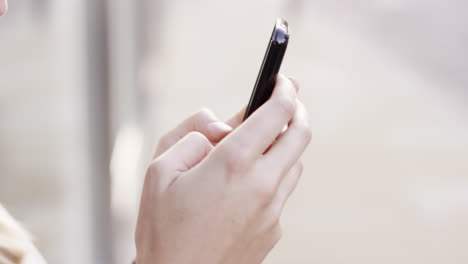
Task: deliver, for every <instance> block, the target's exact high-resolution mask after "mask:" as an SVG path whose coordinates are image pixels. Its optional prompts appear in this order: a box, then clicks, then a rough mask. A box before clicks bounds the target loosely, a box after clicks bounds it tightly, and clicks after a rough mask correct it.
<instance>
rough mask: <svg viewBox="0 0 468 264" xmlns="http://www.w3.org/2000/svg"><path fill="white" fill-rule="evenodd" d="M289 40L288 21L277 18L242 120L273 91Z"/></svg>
mask: <svg viewBox="0 0 468 264" xmlns="http://www.w3.org/2000/svg"><path fill="white" fill-rule="evenodd" d="M288 41H289V29H288V22H286V20H284V19H281V18H278V19H277V20H276V24H275V27H274V28H273V33H272V34H271V38H270V42H269V43H268V48H267V50H266V53H265V57H264V58H263V62H262V67H261V68H260V72H259V73H258V76H257V81H256V82H255V86H254V88H253V91H252V95H251V96H250V101H249V104H248V106H247V110H246V111H245V115H244V120H245V119H247V118H248V117H249V116H250V115H251V114H252V113H253V112H254V111H255V110H257V108H259V107H260V106H261V105H262V104H264V103H265V102H266V101H267V100H268V99H269V98H270V96H271V94H272V93H273V89H274V87H275V82H276V77H277V76H278V72H279V69H280V67H281V62H282V61H283V57H284V53H285V52H286V47H287V46H288Z"/></svg>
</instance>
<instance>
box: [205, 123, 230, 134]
mask: <svg viewBox="0 0 468 264" xmlns="http://www.w3.org/2000/svg"><path fill="white" fill-rule="evenodd" d="M208 127H209V128H210V129H213V130H217V131H220V132H224V133H227V132H231V131H232V127H230V126H229V125H227V124H226V123H224V122H221V121H217V122H214V123H210V124H208Z"/></svg>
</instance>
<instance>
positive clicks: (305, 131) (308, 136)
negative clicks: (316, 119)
mask: <svg viewBox="0 0 468 264" xmlns="http://www.w3.org/2000/svg"><path fill="white" fill-rule="evenodd" d="M298 133H299V138H300V139H301V140H302V141H303V142H305V143H306V144H308V143H309V142H310V141H311V140H312V129H311V128H310V126H309V125H308V124H303V125H301V126H299V127H298Z"/></svg>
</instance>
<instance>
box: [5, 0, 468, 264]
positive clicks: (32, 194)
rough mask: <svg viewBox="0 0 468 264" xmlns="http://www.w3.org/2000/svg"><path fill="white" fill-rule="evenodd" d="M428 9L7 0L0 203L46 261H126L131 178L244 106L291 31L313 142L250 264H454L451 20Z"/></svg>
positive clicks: (391, 2) (457, 76)
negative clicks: (262, 252)
mask: <svg viewBox="0 0 468 264" xmlns="http://www.w3.org/2000/svg"><path fill="white" fill-rule="evenodd" d="M467 8H468V3H466V1H456V0H453V1H443V0H438V1H437V0H431V1H422V0H407V1H403V0H355V1H344V0H341V1H340V0H332V1H330V0H257V1H246V0H238V1H219V0H199V1H182V0H171V1H169V0H159V1H158V0H136V1H124V0H114V1H110V0H109V1H101V0H87V1H79V0H11V1H10V11H9V13H8V15H7V16H6V17H2V18H0V203H2V204H3V205H4V206H5V207H6V208H8V209H9V211H10V212H11V213H12V214H13V215H14V216H15V217H16V218H17V219H18V220H20V221H21V222H22V223H23V224H24V225H25V226H26V227H27V228H28V229H29V230H30V231H31V233H32V234H34V236H35V242H36V244H37V246H38V247H39V249H40V250H41V251H42V253H43V254H44V255H45V257H46V258H47V259H48V260H49V262H50V263H69V264H74V263H96V264H97V263H130V261H131V260H132V258H133V257H134V254H135V249H134V244H133V230H134V225H135V220H136V213H137V208H138V202H139V193H140V188H141V183H142V178H143V175H144V172H145V167H146V165H147V164H148V162H149V161H150V157H151V153H152V151H153V148H154V145H155V142H156V140H157V138H158V137H159V136H161V135H162V134H163V133H164V132H165V131H167V130H168V129H170V128H171V127H173V126H174V125H176V124H177V123H178V122H179V121H180V120H182V119H183V118H184V117H186V116H187V115H189V114H190V113H192V112H195V111H197V110H198V109H199V108H201V107H208V108H211V109H212V110H213V111H214V112H216V113H217V114H218V116H219V117H221V118H227V117H228V116H229V115H230V114H232V113H234V112H236V111H237V110H238V109H239V108H240V107H242V106H243V105H244V104H245V103H247V100H248V99H249V96H250V92H251V89H252V87H253V84H254V81H255V78H256V75H257V72H258V69H259V67H260V64H261V60H262V58H263V54H264V51H265V48H266V46H267V40H268V38H269V36H270V33H271V29H272V27H273V24H274V21H275V18H276V17H283V18H285V19H287V20H288V21H289V23H290V30H291V40H290V45H289V47H288V52H287V53H286V57H285V60H284V63H283V66H282V72H283V73H284V74H286V75H293V76H295V77H296V78H297V79H298V80H299V81H300V83H301V84H302V88H301V91H300V98H301V99H302V100H303V101H304V103H305V104H306V106H307V107H308V109H309V111H310V113H311V117H310V118H311V122H312V125H313V131H314V138H313V142H312V144H311V146H310V148H309V149H308V150H307V152H306V154H305V155H304V158H303V160H304V164H305V170H304V173H303V177H302V180H301V182H300V184H299V186H298V188H297V191H296V192H295V194H294V195H293V197H292V198H291V199H290V201H289V203H288V206H287V208H286V209H285V213H284V216H283V218H282V224H283V227H284V236H283V239H282V241H281V242H280V243H279V244H278V245H277V246H276V248H275V250H274V251H273V252H272V253H271V254H270V255H269V256H268V258H267V259H266V261H265V263H271V264H277V263H278V264H279V263H333V264H334V263H359V264H365V263H369V264H370V263H411V264H415V263H421V264H422V263H424V264H432V263H453V264H462V263H468V103H467V102H468V74H467V72H468V52H467V48H466V47H468V18H467V16H466V10H467Z"/></svg>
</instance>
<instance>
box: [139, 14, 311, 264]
mask: <svg viewBox="0 0 468 264" xmlns="http://www.w3.org/2000/svg"><path fill="white" fill-rule="evenodd" d="M280 23H281V22H280ZM279 25H280V24H278V23H277V25H276V26H275V30H276V29H277V27H278V26H279ZM286 29H287V25H286ZM275 30H274V32H273V35H274V34H275ZM286 32H287V31H286ZM270 44H271V42H270ZM269 46H270V45H269ZM268 50H271V49H270V48H269V49H267V54H266V58H265V59H264V64H265V62H266V61H268V60H267V57H268V54H269V53H268ZM283 55H284V54H283ZM279 63H281V60H280V61H279ZM266 68H267V67H265V65H263V66H262V69H263V70H261V71H260V74H259V78H258V79H257V83H256V85H255V89H254V92H253V95H252V97H251V100H250V102H249V105H248V106H247V107H246V110H245V111H242V110H241V111H240V112H239V113H237V114H236V115H235V116H234V117H233V118H231V119H230V120H229V121H228V122H227V124H228V125H226V126H225V127H224V126H223V125H214V127H215V128H213V125H211V126H210V125H209V124H216V123H217V122H218V121H217V119H216V118H215V117H214V116H213V115H211V113H207V112H206V111H204V112H203V111H202V114H198V115H197V114H196V115H194V116H192V117H191V118H189V119H187V120H186V121H184V122H183V123H182V124H181V125H180V126H178V127H177V128H176V129H174V130H173V131H171V132H169V133H168V135H167V137H166V140H165V142H162V145H163V147H158V151H157V153H156V158H155V160H154V161H153V162H152V163H151V165H150V166H149V168H148V171H147V175H146V178H145V184H144V187H143V192H142V198H141V204H140V212H139V217H138V223H137V229H136V234H135V240H136V247H137V263H208V264H209V263H213V264H214V263H261V262H262V260H263V259H264V258H265V256H266V255H267V254H268V252H269V251H270V250H271V249H272V248H273V246H274V245H275V244H276V243H277V241H278V240H279V238H280V236H281V230H280V227H279V217H280V215H281V211H282V209H283V206H284V204H285V202H286V200H287V198H288V197H289V196H290V194H291V193H292V191H293V190H294V188H295V186H296V184H297V181H298V179H299V176H300V175H301V173H302V164H301V162H300V157H301V155H302V153H303V152H304V150H305V148H306V146H307V145H308V144H309V142H310V139H311V132H310V128H309V123H308V117H307V111H306V110H305V108H304V105H303V104H302V103H301V102H300V101H299V100H298V99H297V93H296V88H295V85H294V83H293V82H291V80H289V79H287V78H285V77H284V76H282V75H279V76H278V77H276V75H277V71H276V73H275V72H274V71H272V74H273V75H274V79H272V82H270V86H271V85H273V86H272V87H269V85H264V83H263V81H262V77H261V76H262V72H265V74H266V71H264V70H265V69H266ZM277 69H278V70H279V67H277ZM268 74H271V72H270V73H268ZM268 74H266V75H268ZM267 79H268V78H267ZM270 81H271V79H270ZM259 87H263V88H259ZM273 87H274V89H273ZM264 88H265V89H264ZM268 89H270V94H268ZM262 91H264V92H263V93H262ZM265 91H266V94H265ZM255 94H257V96H256V95H255ZM259 94H262V96H260V99H261V100H257V99H255V98H256V97H257V98H258V95H259ZM270 95H271V98H270ZM265 98H266V99H265ZM262 101H263V102H262ZM255 102H257V103H255ZM259 102H260V103H259ZM244 112H245V113H244ZM240 120H244V121H243V122H240ZM286 125H288V129H287V130H286V131H285V132H282V130H283V127H285V126H286ZM222 127H224V129H223V128H222ZM231 128H232V130H231Z"/></svg>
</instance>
